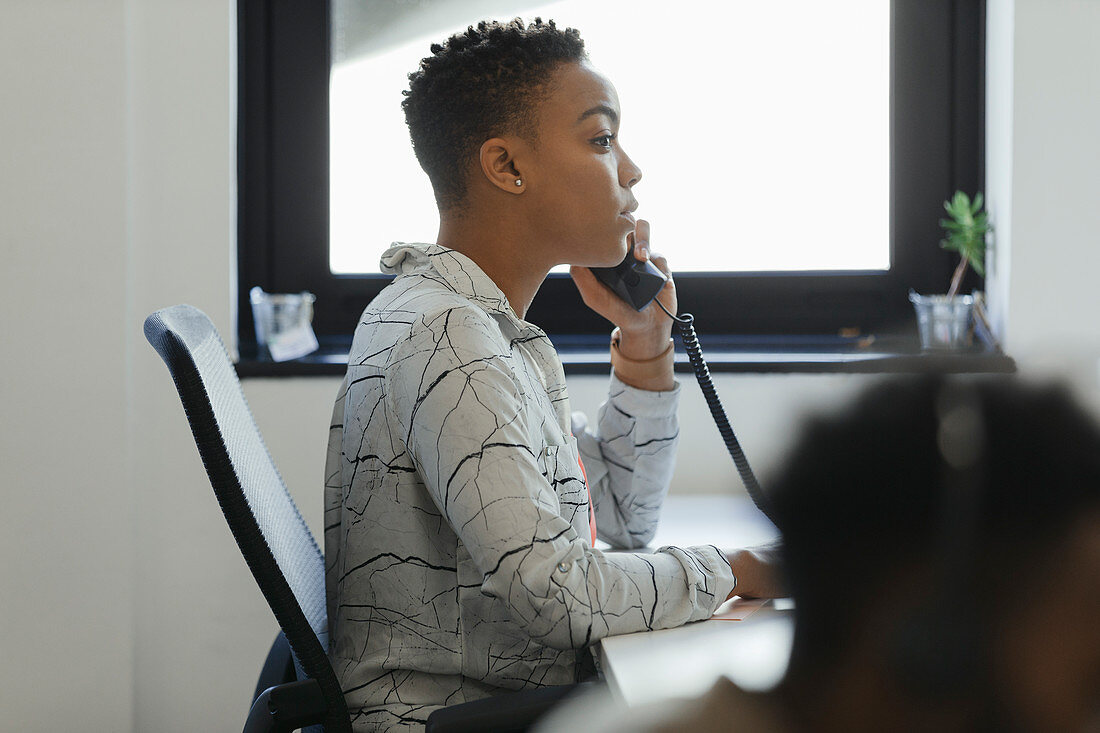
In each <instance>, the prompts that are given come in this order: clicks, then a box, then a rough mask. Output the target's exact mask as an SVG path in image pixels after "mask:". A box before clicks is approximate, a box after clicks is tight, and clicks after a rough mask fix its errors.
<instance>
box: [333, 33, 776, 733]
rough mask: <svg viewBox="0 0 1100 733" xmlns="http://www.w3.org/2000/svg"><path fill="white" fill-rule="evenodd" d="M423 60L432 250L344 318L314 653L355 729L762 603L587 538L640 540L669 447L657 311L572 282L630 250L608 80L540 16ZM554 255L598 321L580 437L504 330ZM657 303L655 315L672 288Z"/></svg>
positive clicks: (717, 573)
mask: <svg viewBox="0 0 1100 733" xmlns="http://www.w3.org/2000/svg"><path fill="white" fill-rule="evenodd" d="M431 50H432V54H433V55H432V56H430V57H428V58H426V59H424V60H423V61H422V62H421V65H420V68H419V69H418V70H417V71H416V72H415V73H413V74H411V75H410V88H409V90H408V91H407V92H406V99H405V100H404V103H403V107H404V109H405V114H406V119H407V121H408V124H409V130H410V134H411V137H412V142H413V147H414V150H415V152H416V154H417V158H418V160H419V161H420V163H421V166H422V167H423V168H424V170H425V172H426V173H427V174H428V176H429V178H430V179H431V182H432V186H433V189H434V191H435V196H436V201H437V204H438V206H439V211H440V228H439V236H438V238H437V241H436V243H435V244H397V245H395V246H393V247H392V248H390V249H389V250H388V251H387V252H386V253H385V254H384V255H383V256H382V267H383V271H385V272H389V273H393V274H396V275H397V278H396V279H395V280H394V282H393V283H392V284H391V285H389V286H388V287H387V288H386V289H385V290H383V291H382V293H380V294H379V296H378V297H377V298H375V300H374V301H373V302H372V303H371V304H370V305H369V306H368V308H367V309H366V311H365V312H364V314H363V316H362V318H361V319H360V323H359V326H358V328H357V329H356V332H355V338H354V342H353V345H352V349H351V354H350V356H349V362H348V373H347V377H346V379H345V381H344V383H343V385H342V387H341V390H340V393H339V397H338V399H337V402H336V407H335V411H334V417H333V421H332V432H331V436H330V442H329V462H328V467H327V471H326V476H327V480H326V511H325V514H326V516H325V526H326V530H325V545H326V559H327V564H328V568H327V586H328V592H329V598H328V603H329V607H328V612H329V624H330V633H331V638H332V649H331V655H332V658H333V663H334V666H335V668H336V671H337V674H338V676H339V677H340V680H341V684H342V686H343V689H344V691H345V695H346V697H347V700H348V705H349V708H350V709H351V710H352V711H353V720H354V722H355V725H356V727H357V729H362V730H392V729H397V728H410V729H418V728H419V727H420V726H421V725H422V723H423V721H424V720H425V718H426V717H427V715H428V714H429V713H430V712H431V711H432V710H433V709H435V708H437V707H440V706H444V705H451V704H455V703H460V702H463V701H466V700H472V699H477V698H482V697H487V696H490V695H494V694H499V693H501V692H504V691H507V690H516V689H526V688H535V687H541V686H545V685H558V684H566V683H571V682H575V681H577V680H580V679H583V678H584V677H586V676H589V675H591V674H592V672H593V671H594V668H593V664H592V658H591V655H590V653H589V651H588V647H589V646H590V645H591V644H594V643H595V642H597V641H598V640H599V639H601V638H603V637H604V636H607V635H609V634H620V633H628V632H633V631H641V630H645V629H655V628H664V627H670V626H676V625H680V624H683V623H686V622H688V621H694V620H698V619H703V618H707V617H709V616H710V615H711V614H712V613H713V612H714V610H715V608H716V607H717V606H718V605H720V604H721V603H722V602H723V601H725V600H726V599H727V598H728V597H730V596H731V595H733V594H734V593H735V592H736V593H738V594H741V595H769V594H771V593H772V591H773V586H772V580H771V573H770V568H769V565H768V563H767V561H766V559H765V557H764V556H763V555H762V554H760V553H754V552H751V551H740V552H734V553H730V554H728V555H727V554H725V553H723V552H721V551H719V550H718V549H717V548H715V547H713V546H702V547H693V548H675V547H668V548H661V549H660V550H658V551H657V552H656V553H652V554H643V553H628V552H622V553H614V554H604V553H602V552H601V551H599V550H597V549H595V548H594V547H593V545H594V543H595V539H596V536H597V534H598V535H599V537H600V538H601V539H604V540H605V541H607V542H609V543H610V544H612V545H613V546H615V547H617V548H625V549H637V548H642V547H644V546H645V545H646V543H647V542H648V541H649V540H650V539H651V538H652V537H653V533H654V531H655V529H656V525H657V519H658V515H659V512H660V507H661V503H662V501H663V498H664V495H665V493H666V492H667V489H668V483H669V480H670V478H671V475H672V469H673V461H674V456H675V450H676V441H677V435H678V425H677V420H676V408H677V402H678V398H679V387H678V385H677V384H676V382H675V380H674V378H673V371H672V365H673V354H672V343H671V338H670V334H671V325H672V324H671V320H670V319H669V318H668V317H667V316H666V315H665V314H663V313H662V312H661V311H660V310H658V309H656V308H653V307H649V308H646V309H645V310H643V311H641V312H637V311H634V310H633V309H632V308H630V307H629V306H627V305H626V304H624V303H622V302H621V301H620V300H619V299H618V298H617V297H616V296H614V295H613V294H612V293H611V291H609V290H608V289H606V288H605V287H604V286H603V285H602V284H600V283H599V282H598V281H597V280H596V279H595V277H594V276H593V275H592V273H591V272H590V271H589V270H588V269H587V268H588V267H596V266H605V267H606V266H611V265H615V264H617V263H618V262H620V261H621V260H622V259H623V258H624V257H625V255H626V253H627V251H628V248H630V247H631V246H633V251H634V254H635V256H636V257H638V258H640V259H646V258H649V257H650V254H649V225H648V223H646V222H645V221H638V222H635V220H634V217H633V215H632V212H633V211H634V209H635V208H636V207H637V202H636V200H635V198H634V195H633V193H632V189H633V187H634V185H635V184H636V183H637V182H638V181H639V180H640V179H641V171H640V170H639V169H638V167H637V166H636V165H635V164H634V162H633V161H631V160H630V158H629V157H627V155H626V153H625V152H623V150H622V147H621V146H620V145H619V142H618V140H617V133H618V128H619V120H620V117H621V111H620V107H619V100H618V96H617V95H616V93H615V89H614V87H613V86H612V85H611V83H610V82H609V81H608V80H607V79H605V78H604V77H603V76H601V75H600V74H599V73H597V72H596V71H595V70H594V69H592V68H591V66H590V65H589V64H588V63H587V60H586V56H585V52H584V43H583V41H582V40H581V39H580V36H579V34H578V33H577V31H575V30H572V29H566V30H559V29H558V28H557V27H556V26H555V25H554V24H553V22H549V23H542V22H541V21H539V20H537V19H536V21H535V22H534V23H533V24H531V25H529V26H528V25H525V24H524V23H523V22H522V21H519V20H515V21H512V22H510V23H506V24H501V23H481V24H479V25H478V26H477V27H476V28H473V27H471V28H470V29H468V30H467V31H466V32H465V33H462V34H458V35H456V36H454V37H452V38H450V39H449V40H448V41H447V42H446V43H445V44H443V45H433V46H432V48H431ZM651 259H652V260H653V262H654V263H655V264H656V265H657V266H658V267H660V268H661V269H662V270H663V271H665V272H666V273H667V272H668V266H667V263H666V262H665V260H664V258H662V257H659V256H656V255H653V256H652V257H651ZM559 264H569V265H571V266H572V268H571V274H572V276H573V279H574V281H575V282H576V284H577V287H578V288H579V290H580V292H581V295H582V297H583V298H584V301H585V303H586V304H587V305H588V306H589V307H591V308H592V309H593V310H594V311H596V312H597V313H599V314H600V315H602V316H604V317H605V318H607V319H608V320H610V321H612V322H613V323H615V324H616V325H617V328H616V331H615V333H614V334H613V342H612V348H611V361H612V366H613V374H612V377H611V385H610V392H609V397H608V401H607V402H606V403H605V404H604V405H603V407H602V408H601V410H600V414H599V418H598V420H597V424H596V426H594V427H589V426H588V424H587V420H586V419H585V417H584V416H583V415H582V414H579V413H578V414H573V415H571V413H570V410H569V402H568V397H567V394H566V385H565V377H564V373H563V371H562V366H561V362H560V360H559V359H558V357H557V354H556V353H555V351H554V349H553V346H552V345H551V344H550V342H549V340H548V339H547V338H546V335H545V334H544V333H543V332H542V331H541V330H540V329H539V328H538V327H536V326H534V325H533V324H530V323H528V322H526V321H524V320H523V318H524V315H525V313H526V311H527V308H528V306H529V304H530V303H531V301H532V299H533V298H534V296H535V293H536V291H537V290H538V288H539V286H540V284H541V283H542V281H543V279H544V278H545V277H546V274H547V273H548V272H549V270H550V269H551V268H552V267H554V266H556V265H559ZM658 297H659V298H660V300H661V302H662V303H663V304H664V305H665V307H667V308H668V309H669V310H670V311H672V312H675V308H676V290H675V286H674V284H673V283H672V280H671V279H670V280H669V282H668V283H667V284H666V285H665V287H664V289H663V290H662V291H661V293H660V294H659V295H658ZM574 436H576V437H574ZM582 461H583V465H582ZM586 470H587V476H586V475H585V471H586Z"/></svg>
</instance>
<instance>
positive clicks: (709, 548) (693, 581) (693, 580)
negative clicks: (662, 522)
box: [657, 545, 737, 621]
mask: <svg viewBox="0 0 1100 733" xmlns="http://www.w3.org/2000/svg"><path fill="white" fill-rule="evenodd" d="M657 552H666V553H669V554H670V555H672V556H674V557H675V558H676V559H677V560H679V561H680V564H681V565H683V566H684V570H685V571H686V572H687V577H688V591H689V600H690V601H691V602H692V604H693V605H694V606H695V608H696V610H695V611H694V612H693V613H692V616H691V619H690V620H691V621H701V620H704V619H708V618H710V617H711V616H713V615H714V612H715V611H717V610H718V607H719V606H721V605H722V604H723V603H725V602H726V597H727V596H729V594H730V593H732V592H733V589H734V587H736V585H737V579H736V578H735V577H734V575H733V568H731V567H730V564H729V561H728V560H726V555H725V553H723V552H722V551H721V550H719V549H718V548H717V547H715V546H714V545H699V546H696V547H685V548H680V547H675V546H671V545H670V546H667V547H661V548H658V550H657Z"/></svg>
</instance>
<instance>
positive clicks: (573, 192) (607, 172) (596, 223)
mask: <svg viewBox="0 0 1100 733" xmlns="http://www.w3.org/2000/svg"><path fill="white" fill-rule="evenodd" d="M620 117H621V112H620V109H619V96H618V94H616V92H615V87H613V86H612V85H611V82H609V81H608V80H607V79H605V78H604V77H603V76H601V75H600V74H598V73H597V72H596V71H594V70H593V69H592V68H591V67H590V66H588V65H587V64H583V63H581V64H577V63H568V64H563V65H562V66H561V67H560V68H559V69H557V70H556V71H555V72H554V75H553V77H552V80H551V90H550V93H549V95H548V96H547V97H546V99H544V100H543V102H542V103H541V105H540V106H539V110H538V118H537V119H538V140H537V142H536V144H535V145H534V147H533V148H532V149H531V150H530V151H529V154H528V157H527V160H519V161H517V165H518V166H519V173H520V175H521V176H522V177H523V180H524V183H525V186H526V191H525V192H524V193H525V195H526V196H527V200H526V201H525V202H524V204H525V206H526V207H527V210H528V212H529V216H530V224H531V229H532V231H535V232H537V235H536V236H538V237H539V242H538V246H539V247H541V250H540V252H541V253H542V254H543V255H544V256H545V257H546V258H547V259H548V260H550V264H552V265H557V264H571V265H584V266H589V267H608V266H611V265H617V264H618V263H619V262H621V261H622V259H623V257H625V256H626V252H627V235H628V234H629V233H631V232H633V231H634V217H633V216H632V213H631V212H633V210H634V209H635V208H637V205H638V203H637V201H636V200H635V198H634V194H633V193H632V192H631V188H632V187H633V186H634V184H635V183H637V182H638V181H639V180H640V179H641V177H642V172H641V171H640V170H639V169H638V167H637V166H636V165H634V161H632V160H631V159H630V158H629V157H628V156H627V154H626V153H625V152H623V149H622V147H621V146H620V145H619V141H618V139H617V135H618V132H619V120H620Z"/></svg>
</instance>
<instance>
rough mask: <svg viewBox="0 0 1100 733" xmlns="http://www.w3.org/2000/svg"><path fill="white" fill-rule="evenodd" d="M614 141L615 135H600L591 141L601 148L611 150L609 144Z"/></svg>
mask: <svg viewBox="0 0 1100 733" xmlns="http://www.w3.org/2000/svg"><path fill="white" fill-rule="evenodd" d="M614 139H615V135H613V134H612V135H600V136H599V137H597V138H594V139H593V140H592V142H593V143H595V144H596V145H598V146H600V147H601V148H608V149H610V148H611V142H612V141H613V140H614Z"/></svg>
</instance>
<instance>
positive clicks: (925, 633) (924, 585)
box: [544, 377, 1100, 733]
mask: <svg viewBox="0 0 1100 733" xmlns="http://www.w3.org/2000/svg"><path fill="white" fill-rule="evenodd" d="M784 465H785V468H784V470H783V471H782V474H781V475H780V476H778V478H777V480H775V481H773V483H772V485H771V487H770V492H769V493H770V496H771V499H772V507H773V513H774V519H775V522H776V524H777V526H778V527H779V528H780V530H781V531H782V533H783V541H784V542H783V550H782V556H783V564H784V572H785V575H786V578H787V582H788V586H789V588H790V590H791V593H792V595H793V597H794V600H795V608H796V610H795V633H794V642H793V647H792V650H791V657H790V663H789V666H788V670H787V674H786V677H785V679H784V680H783V681H782V682H781V683H780V684H779V685H778V686H777V687H776V688H775V689H773V690H771V691H768V692H762V693H761V692H758V693H752V692H747V691H744V690H741V689H739V688H738V687H737V686H735V685H734V684H733V683H732V682H730V681H729V680H727V679H723V680H720V681H719V682H718V683H717V684H716V685H715V686H714V687H713V688H712V689H711V690H710V691H709V692H708V693H706V694H705V695H704V696H703V697H702V698H700V699H697V700H692V701H677V702H675V703H669V704H664V705H659V704H655V705H653V706H651V707H650V708H649V709H646V710H630V711H623V710H621V709H613V706H612V705H610V704H609V703H608V702H606V700H604V701H600V702H593V701H592V700H590V701H589V705H588V706H586V709H583V710H582V712H583V714H584V716H585V717H584V718H581V720H587V721H588V724H587V726H586V727H585V729H586V730H599V731H620V730H621V731H626V730H631V731H661V732H664V731H931V730H934V731H1007V732H1009V733H1012V732H1019V733H1025V732H1032V731H1035V732H1038V731H1042V732H1044V733H1047V732H1052V731H1097V730H1100V428H1098V426H1097V424H1096V422H1095V421H1094V420H1093V419H1092V418H1090V417H1089V416H1088V415H1086V414H1085V413H1084V411H1083V410H1082V409H1081V408H1080V407H1078V406H1077V405H1076V404H1075V403H1074V401H1073V400H1072V399H1071V398H1070V396H1069V395H1068V394H1067V393H1066V392H1065V391H1064V390H1063V389H1061V388H1056V387H1051V386H1029V385H1026V384H1024V383H1021V382H1019V381H1016V380H1010V379H1001V378H996V379H982V380H970V381H957V380H955V379H946V378H940V377H920V378H912V379H899V380H891V381H888V382H886V383H883V384H879V385H877V386H875V387H873V388H871V389H869V390H868V391H866V392H865V393H864V394H863V395H862V396H861V397H860V398H859V399H858V400H857V401H856V402H855V403H854V405H852V406H851V407H850V408H849V409H848V410H847V411H845V412H844V413H843V414H839V415H836V416H833V417H828V418H819V419H816V420H813V421H811V422H809V423H808V424H807V425H806V427H805V428H804V429H803V432H802V435H801V438H800V439H799V441H798V442H797V443H796V446H795V448H794V449H793V451H792V452H791V454H790V455H789V457H788V460H787V461H786V463H785V464H784ZM578 705H583V703H578ZM577 712H578V708H577V707H574V708H572V709H567V710H564V711H562V713H560V714H559V716H558V717H556V718H554V719H552V720H550V721H548V722H547V725H546V726H545V728H544V729H545V730H558V729H559V726H561V728H560V729H564V728H565V726H568V725H573V726H574V728H575V727H576V725H577V724H578V723H577V721H578V719H577V718H576V717H572V719H571V720H572V722H571V723H570V716H575V715H576V713H577Z"/></svg>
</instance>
